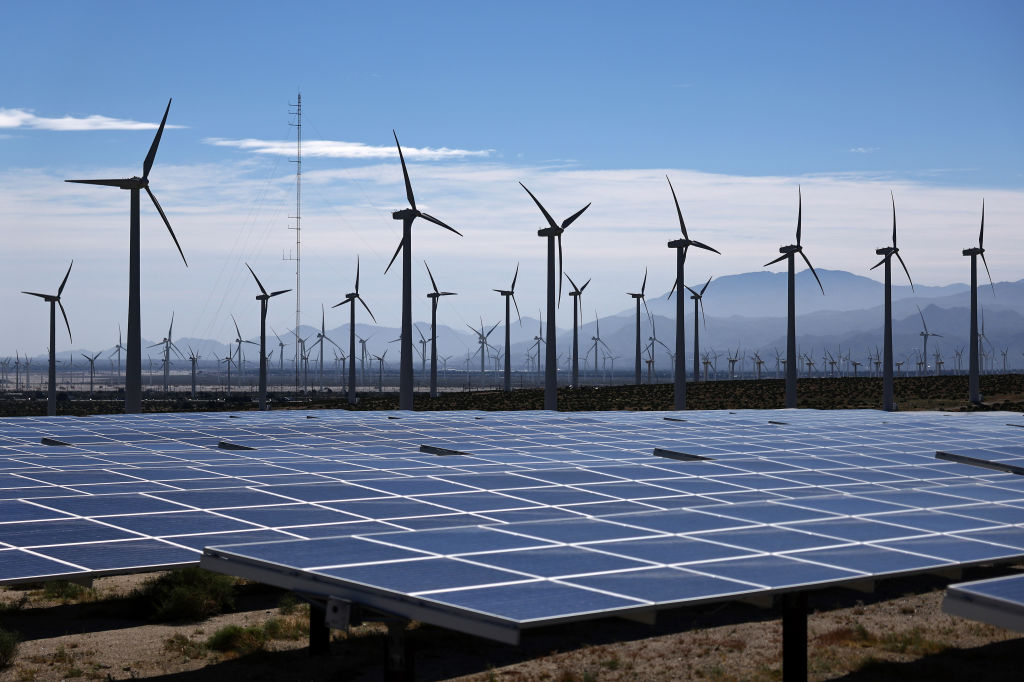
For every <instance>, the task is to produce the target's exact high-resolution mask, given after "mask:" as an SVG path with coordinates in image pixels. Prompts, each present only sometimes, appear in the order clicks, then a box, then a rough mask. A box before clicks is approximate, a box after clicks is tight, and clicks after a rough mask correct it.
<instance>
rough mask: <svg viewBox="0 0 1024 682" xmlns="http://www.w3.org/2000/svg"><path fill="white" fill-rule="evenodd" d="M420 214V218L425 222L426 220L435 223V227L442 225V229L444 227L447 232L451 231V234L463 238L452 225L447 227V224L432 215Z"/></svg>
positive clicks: (420, 212)
mask: <svg viewBox="0 0 1024 682" xmlns="http://www.w3.org/2000/svg"><path fill="white" fill-rule="evenodd" d="M418 213H419V216H420V217H421V218H423V219H424V220H426V221H427V222H431V223H434V224H435V225H440V226H441V227H443V228H444V229H446V230H449V231H451V232H454V233H455V234H457V235H459V236H460V237H461V236H462V233H461V232H459V231H458V230H456V229H455V228H454V227H452V226H451V225H446V224H445V223H443V222H441V221H440V220H438V219H437V218H435V217H434V216H432V215H430V214H427V213H423V212H422V211H419V212H418Z"/></svg>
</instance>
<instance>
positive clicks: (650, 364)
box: [647, 310, 675, 383]
mask: <svg viewBox="0 0 1024 682" xmlns="http://www.w3.org/2000/svg"><path fill="white" fill-rule="evenodd" d="M647 320H648V322H650V323H651V335H650V336H648V337H647V340H648V341H649V342H650V343H649V345H648V348H650V357H649V358H648V359H647V383H651V372H652V371H653V370H654V351H656V350H657V345H660V346H661V347H662V348H664V349H665V353H667V354H668V356H669V357H670V358H671V359H672V360H675V355H674V354H673V353H672V349H671V348H669V347H668V346H666V345H665V343H664V342H663V341H662V340H661V339H659V338H658V329H657V327H656V326H655V324H654V315H652V314H651V311H650V310H648V311H647ZM672 371H673V372H674V371H675V365H673V367H672Z"/></svg>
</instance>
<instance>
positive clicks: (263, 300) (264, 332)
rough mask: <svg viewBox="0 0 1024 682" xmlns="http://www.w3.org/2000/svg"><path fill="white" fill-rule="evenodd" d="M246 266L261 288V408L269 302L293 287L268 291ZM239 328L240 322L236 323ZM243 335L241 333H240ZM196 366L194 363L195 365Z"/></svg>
mask: <svg viewBox="0 0 1024 682" xmlns="http://www.w3.org/2000/svg"><path fill="white" fill-rule="evenodd" d="M245 267H247V268H249V274H251V275H252V278H253V279H254V280H256V286H258V287H259V288H260V293H259V295H258V296H256V300H257V301H259V302H260V410H266V409H267V303H268V302H269V301H270V299H272V298H273V297H274V296H280V295H281V294H286V293H288V292H289V291H291V289H281V290H280V291H274V292H271V293H269V294H268V293H267V290H266V289H264V288H263V283H262V282H260V278H259V277H257V276H256V273H255V272H253V270H252V267H251V266H250V265H249V264H248V263H246V264H245ZM235 327H236V329H237V327H238V324H237V323H236V324H235ZM239 336H241V335H239ZM238 350H239V352H241V350H242V346H241V344H239V346H238ZM193 368H194V365H193Z"/></svg>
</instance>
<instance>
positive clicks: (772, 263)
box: [761, 253, 789, 268]
mask: <svg viewBox="0 0 1024 682" xmlns="http://www.w3.org/2000/svg"><path fill="white" fill-rule="evenodd" d="M787 258H789V254H788V253H784V254H782V255H781V256H779V257H778V258H776V259H775V260H773V261H768V262H767V263H765V264H764V265H762V266H761V267H764V268H766V267H768V266H769V265H775V264H776V263H778V262H779V261H783V260H786V259H787Z"/></svg>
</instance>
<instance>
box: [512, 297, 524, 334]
mask: <svg viewBox="0 0 1024 682" xmlns="http://www.w3.org/2000/svg"><path fill="white" fill-rule="evenodd" d="M511 296H512V305H514V306H515V307H516V317H518V318H519V326H520V327H522V326H523V316H522V315H520V314H519V304H518V303H516V295H515V294H511Z"/></svg>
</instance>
